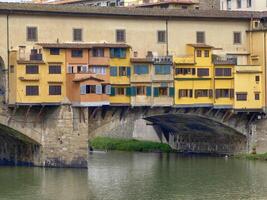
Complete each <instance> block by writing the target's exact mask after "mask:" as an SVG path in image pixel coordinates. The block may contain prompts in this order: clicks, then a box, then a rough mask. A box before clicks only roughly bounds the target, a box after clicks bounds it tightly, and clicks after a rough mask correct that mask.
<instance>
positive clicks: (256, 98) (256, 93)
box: [255, 92, 260, 101]
mask: <svg viewBox="0 0 267 200" xmlns="http://www.w3.org/2000/svg"><path fill="white" fill-rule="evenodd" d="M255 100H257V101H258V100H260V93H259V92H255Z"/></svg>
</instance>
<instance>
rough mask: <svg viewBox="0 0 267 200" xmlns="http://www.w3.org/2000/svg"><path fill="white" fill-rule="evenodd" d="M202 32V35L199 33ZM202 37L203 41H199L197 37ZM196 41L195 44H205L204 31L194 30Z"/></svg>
mask: <svg viewBox="0 0 267 200" xmlns="http://www.w3.org/2000/svg"><path fill="white" fill-rule="evenodd" d="M199 34H203V35H199ZM200 38H201V39H203V41H199V39H200ZM196 43H197V44H205V43H206V32H205V31H197V32H196Z"/></svg>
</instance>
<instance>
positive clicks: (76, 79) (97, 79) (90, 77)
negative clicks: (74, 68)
mask: <svg viewBox="0 0 267 200" xmlns="http://www.w3.org/2000/svg"><path fill="white" fill-rule="evenodd" d="M87 80H95V81H99V82H103V81H104V80H102V79H99V78H96V77H94V76H92V75H90V74H88V76H84V77H79V78H74V79H73V80H72V81H73V82H83V81H87Z"/></svg>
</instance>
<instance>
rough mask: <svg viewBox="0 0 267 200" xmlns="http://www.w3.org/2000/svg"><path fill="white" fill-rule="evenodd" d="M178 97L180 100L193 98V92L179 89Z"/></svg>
mask: <svg viewBox="0 0 267 200" xmlns="http://www.w3.org/2000/svg"><path fill="white" fill-rule="evenodd" d="M178 97H179V98H182V97H189V98H192V97H193V90H191V89H180V90H179V92H178Z"/></svg>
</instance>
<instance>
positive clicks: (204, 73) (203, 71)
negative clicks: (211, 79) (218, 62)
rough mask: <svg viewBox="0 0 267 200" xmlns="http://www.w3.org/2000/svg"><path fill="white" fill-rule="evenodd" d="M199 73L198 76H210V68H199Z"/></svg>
mask: <svg viewBox="0 0 267 200" xmlns="http://www.w3.org/2000/svg"><path fill="white" fill-rule="evenodd" d="M197 75H198V76H200V77H201V76H209V69H208V68H203V69H197Z"/></svg>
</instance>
